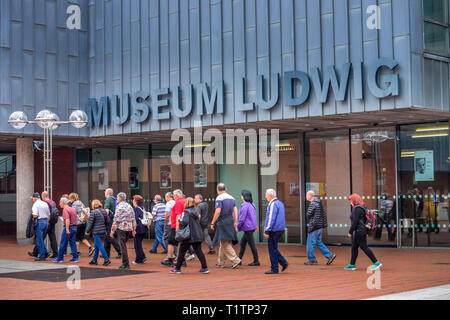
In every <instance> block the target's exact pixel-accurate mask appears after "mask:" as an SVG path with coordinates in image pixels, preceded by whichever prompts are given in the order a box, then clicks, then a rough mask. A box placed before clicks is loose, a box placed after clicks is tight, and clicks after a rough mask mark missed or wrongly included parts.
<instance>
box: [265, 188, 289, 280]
mask: <svg viewBox="0 0 450 320" xmlns="http://www.w3.org/2000/svg"><path fill="white" fill-rule="evenodd" d="M266 200H267V202H268V203H269V204H268V206H267V213H266V223H265V226H264V238H266V239H267V240H268V241H267V245H268V247H269V255H270V264H271V269H270V270H269V271H266V272H265V274H277V273H278V264H280V265H281V267H282V269H281V271H284V270H286V268H287V267H288V262H287V261H286V259H285V258H284V257H283V256H282V255H281V253H280V251H279V250H278V241H279V240H280V238H281V236H282V234H283V232H284V230H285V228H286V218H285V213H284V204H283V202H281V201H280V200H278V199H277V192H276V191H275V190H274V189H267V190H266Z"/></svg>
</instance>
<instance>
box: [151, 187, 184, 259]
mask: <svg viewBox="0 0 450 320" xmlns="http://www.w3.org/2000/svg"><path fill="white" fill-rule="evenodd" d="M164 198H165V200H166V218H165V220H164V235H163V241H164V245H165V246H166V248H168V249H170V246H171V245H169V235H170V232H171V231H172V222H171V219H170V216H171V215H172V208H173V206H174V205H175V200H174V199H173V193H172V192H170V191H169V192H167V193H166V194H165V196H164ZM176 251H177V250H176V248H175V247H174V248H173V251H172V253H171V255H170V256H169V254H168V251H167V250H166V251H164V253H166V254H167V256H166V258H165V259H164V260H163V261H161V264H163V265H171V264H170V263H169V258H173V259H176ZM149 252H151V251H149Z"/></svg>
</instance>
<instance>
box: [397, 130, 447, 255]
mask: <svg viewBox="0 0 450 320" xmlns="http://www.w3.org/2000/svg"><path fill="white" fill-rule="evenodd" d="M448 135H449V123H448V122H440V123H432V124H416V125H406V126H401V127H400V131H399V137H400V142H399V145H400V148H399V149H400V150H399V154H400V157H399V159H400V161H399V167H400V168H399V193H400V199H399V202H400V203H401V206H400V218H402V219H404V220H406V219H413V221H414V228H413V226H405V228H402V230H401V244H402V246H412V244H413V239H414V241H415V245H416V246H419V247H449V246H450V220H449V219H450V218H449V198H450V194H449V184H450V153H449V149H450V146H449V137H448Z"/></svg>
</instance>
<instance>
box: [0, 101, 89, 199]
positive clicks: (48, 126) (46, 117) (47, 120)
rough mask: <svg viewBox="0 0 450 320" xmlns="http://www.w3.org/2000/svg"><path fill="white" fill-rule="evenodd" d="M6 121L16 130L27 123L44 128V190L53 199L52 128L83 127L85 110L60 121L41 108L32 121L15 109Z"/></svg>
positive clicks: (73, 113) (86, 118)
mask: <svg viewBox="0 0 450 320" xmlns="http://www.w3.org/2000/svg"><path fill="white" fill-rule="evenodd" d="M8 123H9V124H10V125H11V126H12V127H13V128H14V129H17V130H21V129H23V128H24V127H25V126H26V125H27V124H36V125H38V126H39V127H40V128H42V129H44V190H47V191H48V192H49V195H50V197H51V198H52V199H53V130H55V129H56V128H58V127H59V126H60V125H62V124H71V125H72V126H73V127H75V128H77V129H81V128H83V127H84V126H86V124H87V123H88V117H87V114H86V112H84V111H82V110H75V111H73V112H72V113H71V114H70V117H69V120H68V121H60V119H59V117H58V115H57V114H55V113H53V112H51V111H50V110H42V111H40V112H39V113H38V114H37V115H36V118H35V119H34V120H33V121H28V117H27V115H26V114H25V112H22V111H15V112H13V113H11V115H10V116H9V120H8Z"/></svg>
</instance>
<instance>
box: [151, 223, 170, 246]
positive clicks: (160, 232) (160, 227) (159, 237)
mask: <svg viewBox="0 0 450 320" xmlns="http://www.w3.org/2000/svg"><path fill="white" fill-rule="evenodd" d="M155 233H156V239H155V243H154V244H153V248H152V251H153V252H156V250H157V249H158V244H161V246H162V247H163V249H164V251H166V250H167V248H166V245H165V244H164V239H163V236H164V220H161V221H157V222H156V223H155Z"/></svg>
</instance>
